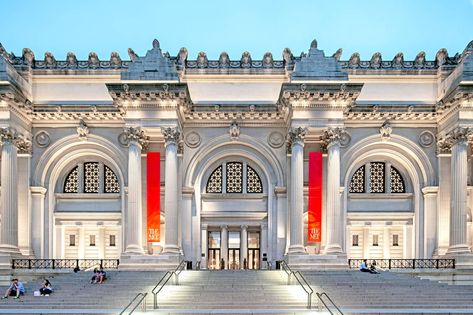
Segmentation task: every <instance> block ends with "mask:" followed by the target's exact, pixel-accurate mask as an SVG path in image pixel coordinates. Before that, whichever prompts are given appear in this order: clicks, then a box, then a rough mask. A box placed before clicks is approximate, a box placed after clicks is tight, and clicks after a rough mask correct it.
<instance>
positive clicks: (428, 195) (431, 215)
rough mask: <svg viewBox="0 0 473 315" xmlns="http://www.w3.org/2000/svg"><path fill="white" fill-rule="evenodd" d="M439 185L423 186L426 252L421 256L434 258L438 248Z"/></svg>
mask: <svg viewBox="0 0 473 315" xmlns="http://www.w3.org/2000/svg"><path fill="white" fill-rule="evenodd" d="M438 190H439V189H438V187H435V186H429V187H424V188H422V193H423V194H424V222H423V225H424V252H423V253H421V255H422V256H421V257H419V258H432V256H433V255H434V251H435V249H436V248H437V226H438V223H437V193H438Z"/></svg>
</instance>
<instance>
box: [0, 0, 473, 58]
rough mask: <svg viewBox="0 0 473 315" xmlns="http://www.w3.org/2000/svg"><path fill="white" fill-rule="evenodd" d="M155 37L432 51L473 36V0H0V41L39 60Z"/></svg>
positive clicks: (297, 47)
mask: <svg viewBox="0 0 473 315" xmlns="http://www.w3.org/2000/svg"><path fill="white" fill-rule="evenodd" d="M154 38H157V39H158V40H159V41H160V42H161V48H162V49H163V50H164V51H169V53H170V54H171V55H173V56H175V55H176V54H177V52H178V51H179V49H180V48H181V47H186V48H187V49H188V51H189V58H190V59H195V58H196V57H197V54H198V52H199V51H204V52H206V53H207V56H208V57H209V59H218V56H219V54H220V52H222V51H226V52H228V54H229V55H230V59H233V60H237V59H240V56H241V53H242V52H243V51H245V50H248V51H249V52H250V53H251V55H252V57H253V59H261V58H262V57H263V54H264V53H265V52H266V51H270V52H272V53H273V55H274V58H275V59H281V53H282V50H283V49H284V48H285V47H289V48H290V49H291V50H292V52H293V54H294V55H296V56H299V55H300V53H301V52H302V51H307V50H308V48H309V45H310V42H311V41H312V40H313V39H314V38H316V39H317V41H318V43H319V48H320V49H323V50H324V51H325V53H326V54H327V55H332V54H333V53H334V52H335V51H336V50H337V49H338V48H340V47H341V48H343V55H342V59H343V60H347V59H348V58H349V57H350V55H351V54H352V53H353V52H359V53H360V54H361V57H362V59H364V60H369V59H370V58H371V55H372V54H373V53H374V52H377V51H379V52H381V53H382V55H383V59H384V60H391V59H392V58H393V57H394V55H395V54H396V53H397V52H400V51H402V52H404V56H405V59H406V60H412V59H413V58H414V57H415V55H416V54H417V53H418V52H419V51H421V50H424V51H425V52H426V54H427V59H428V60H433V59H434V57H435V53H436V52H437V51H438V50H439V49H440V48H442V47H444V48H447V50H448V52H449V54H450V55H454V54H455V53H457V52H460V53H461V52H462V51H463V49H464V48H465V46H466V45H467V44H468V43H469V42H470V41H471V40H473V0H449V1H441V0H437V1H432V0H431V1H428V0H418V1H416V0H396V1H381V0H376V1H368V0H364V1H362V0H359V1H355V0H343V1H335V0H334V1H316V0H312V1H309V0H307V1H303V0H295V1H288V0H286V1H280V0H273V1H257V0H254V1H244V0H239V1H210V0H209V1H203V0H200V1H182V0H181V1H169V0H168V1H158V0H155V1H151V0H134V1H125V0H114V1H105V0H81V1H65V0H60V1H52V0H49V1H39V0H38V1H35V0H22V1H12V0H0V43H1V44H2V45H3V46H4V47H5V48H6V50H7V51H9V52H10V51H12V52H14V54H15V55H17V56H20V55H21V51H22V48H24V47H28V48H31V49H32V50H33V51H34V53H35V55H36V58H37V59H41V60H42V59H43V58H44V53H45V52H46V51H50V52H52V53H53V54H54V55H55V57H56V59H65V56H66V54H67V52H68V51H72V52H75V53H76V55H77V57H78V58H79V59H87V55H88V53H89V52H91V51H95V52H96V53H97V54H98V56H99V58H100V59H102V60H108V59H109V58H110V53H111V52H112V51H117V52H119V53H120V55H121V57H122V59H129V58H128V55H127V49H128V47H131V48H133V50H134V51H135V52H136V53H137V54H138V55H144V54H145V53H146V51H147V50H148V49H150V48H151V42H152V40H153V39H154Z"/></svg>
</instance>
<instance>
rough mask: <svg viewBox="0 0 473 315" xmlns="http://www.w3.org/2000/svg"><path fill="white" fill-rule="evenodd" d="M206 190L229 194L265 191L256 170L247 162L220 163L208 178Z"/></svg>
mask: <svg viewBox="0 0 473 315" xmlns="http://www.w3.org/2000/svg"><path fill="white" fill-rule="evenodd" d="M223 170H225V172H223ZM224 184H225V185H224ZM206 192H207V193H229V194H241V193H248V194H254V193H263V183H262V182H261V177H260V176H259V175H258V173H257V172H256V170H255V169H254V168H252V167H251V166H249V165H247V164H246V163H242V162H226V163H225V164H223V165H219V166H218V167H217V168H216V169H215V170H214V171H213V172H212V173H211V174H210V176H209V179H208V180H207V185H206Z"/></svg>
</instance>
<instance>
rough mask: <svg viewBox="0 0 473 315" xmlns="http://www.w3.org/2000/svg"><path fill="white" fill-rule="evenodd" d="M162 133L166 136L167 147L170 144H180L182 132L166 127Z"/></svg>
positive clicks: (162, 129) (175, 128)
mask: <svg viewBox="0 0 473 315" xmlns="http://www.w3.org/2000/svg"><path fill="white" fill-rule="evenodd" d="M161 133H162V134H163V136H164V141H165V142H166V143H165V145H166V146H167V145H168V144H176V145H177V144H179V141H180V139H181V132H180V131H179V128H177V127H164V128H161Z"/></svg>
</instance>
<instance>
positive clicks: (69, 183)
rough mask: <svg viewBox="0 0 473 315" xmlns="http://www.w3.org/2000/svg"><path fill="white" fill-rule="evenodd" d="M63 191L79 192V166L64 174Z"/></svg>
mask: <svg viewBox="0 0 473 315" xmlns="http://www.w3.org/2000/svg"><path fill="white" fill-rule="evenodd" d="M64 192H65V193H77V192H79V167H78V166H76V167H74V168H73V169H72V171H70V172H69V174H68V175H67V176H66V180H65V182H64Z"/></svg>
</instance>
